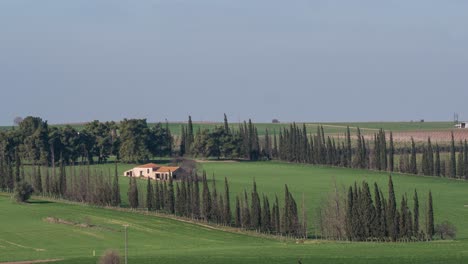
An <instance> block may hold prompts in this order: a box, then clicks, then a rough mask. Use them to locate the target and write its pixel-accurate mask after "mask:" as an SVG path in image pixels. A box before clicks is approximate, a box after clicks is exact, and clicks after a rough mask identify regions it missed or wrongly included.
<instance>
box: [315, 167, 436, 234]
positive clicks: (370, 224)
mask: <svg viewBox="0 0 468 264" xmlns="http://www.w3.org/2000/svg"><path fill="white" fill-rule="evenodd" d="M373 192H374V195H372V191H371V188H370V186H369V184H368V183H367V182H366V181H363V182H362V184H361V185H360V186H359V185H358V184H357V183H354V186H349V188H348V190H347V191H346V190H344V189H341V190H340V189H339V188H337V187H336V186H335V190H334V192H332V193H331V194H330V195H329V196H328V197H327V199H326V200H325V201H324V202H323V203H322V206H321V207H319V208H318V211H317V213H318V217H317V230H318V231H319V232H320V236H322V237H324V238H327V239H336V240H349V241H393V242H395V241H423V240H432V238H433V236H434V234H435V228H434V208H433V201H432V193H431V192H430V191H429V194H428V201H427V203H426V206H425V208H427V209H426V212H425V215H424V220H425V221H424V223H425V226H424V227H422V226H421V222H422V221H421V217H420V209H419V207H420V206H419V198H418V193H417V191H416V190H414V194H413V197H412V200H413V203H412V204H413V208H412V209H410V206H409V204H410V201H409V198H408V196H407V194H406V193H405V194H404V195H403V196H402V197H401V200H400V206H399V207H398V206H397V198H396V196H395V190H394V186H393V181H392V177H391V176H390V177H389V182H388V195H387V196H386V197H387V198H385V196H384V194H383V192H382V189H381V188H380V187H379V186H378V185H377V183H374V190H373Z"/></svg>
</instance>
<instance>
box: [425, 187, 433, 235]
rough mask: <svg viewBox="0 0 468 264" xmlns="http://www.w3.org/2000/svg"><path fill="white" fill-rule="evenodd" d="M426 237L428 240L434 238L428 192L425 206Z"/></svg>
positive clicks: (430, 195)
mask: <svg viewBox="0 0 468 264" xmlns="http://www.w3.org/2000/svg"><path fill="white" fill-rule="evenodd" d="M426 235H427V238H428V239H429V240H432V237H433V236H434V208H433V206H432V193H431V191H429V197H428V205H427V223H426Z"/></svg>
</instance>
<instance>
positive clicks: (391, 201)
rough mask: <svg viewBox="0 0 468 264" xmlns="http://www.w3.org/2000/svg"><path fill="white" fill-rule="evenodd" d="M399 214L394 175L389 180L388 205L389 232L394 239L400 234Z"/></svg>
mask: <svg viewBox="0 0 468 264" xmlns="http://www.w3.org/2000/svg"><path fill="white" fill-rule="evenodd" d="M397 219H398V216H397V209H396V198H395V190H394V188H393V181H392V176H391V175H390V177H389V180H388V206H387V224H388V233H389V236H390V238H391V239H392V241H396V239H397V236H398V221H397Z"/></svg>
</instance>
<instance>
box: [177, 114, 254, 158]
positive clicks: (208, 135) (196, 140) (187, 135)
mask: <svg viewBox="0 0 468 264" xmlns="http://www.w3.org/2000/svg"><path fill="white" fill-rule="evenodd" d="M179 149H180V152H179V154H180V155H181V156H195V157H215V158H218V159H219V158H221V157H222V158H230V159H232V158H242V159H248V160H258V159H260V157H261V153H260V140H259V137H258V131H257V128H256V127H255V126H254V125H253V124H252V121H251V120H249V122H248V123H247V122H244V123H243V124H241V125H240V128H239V129H238V130H234V129H230V128H229V124H228V121H227V117H226V115H224V125H223V126H216V127H215V128H214V129H212V130H209V129H198V130H197V131H196V132H194V131H193V124H192V119H191V117H189V121H188V125H187V126H182V135H181V139H180V146H179Z"/></svg>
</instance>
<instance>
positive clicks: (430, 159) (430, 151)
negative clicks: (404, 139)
mask: <svg viewBox="0 0 468 264" xmlns="http://www.w3.org/2000/svg"><path fill="white" fill-rule="evenodd" d="M427 166H428V168H427V173H428V175H434V149H433V148H432V143H431V138H428V139H427Z"/></svg>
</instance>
